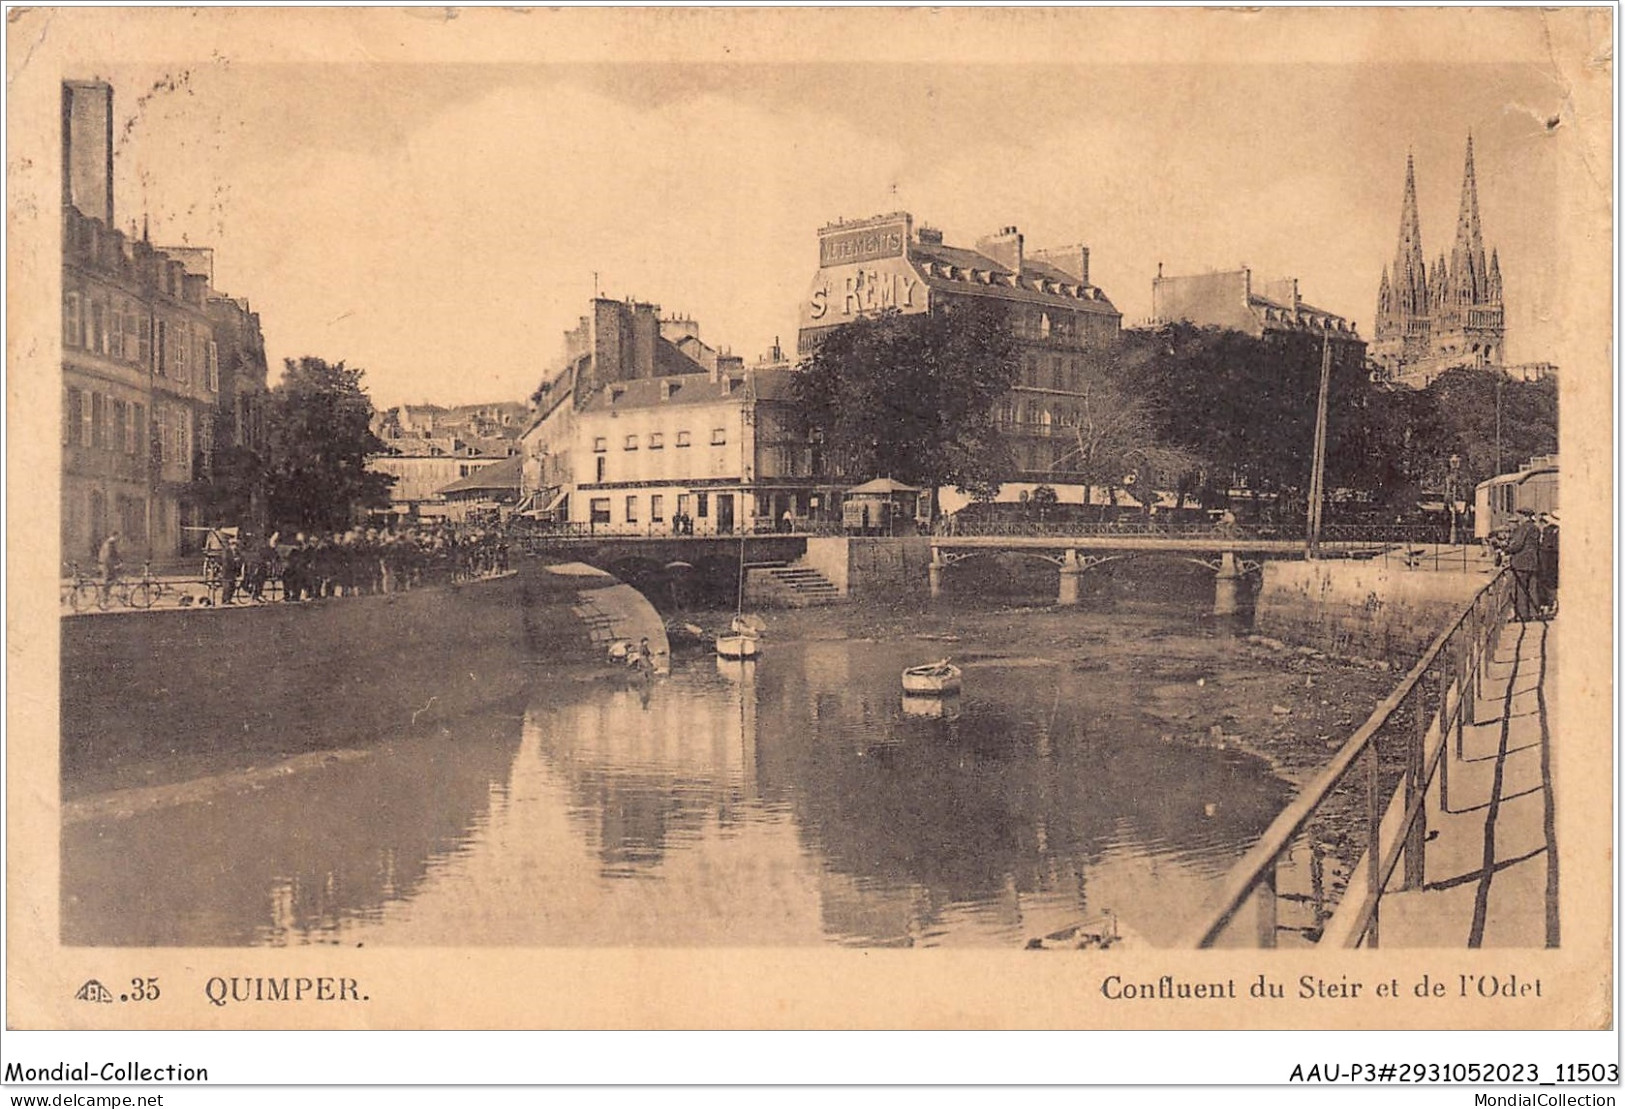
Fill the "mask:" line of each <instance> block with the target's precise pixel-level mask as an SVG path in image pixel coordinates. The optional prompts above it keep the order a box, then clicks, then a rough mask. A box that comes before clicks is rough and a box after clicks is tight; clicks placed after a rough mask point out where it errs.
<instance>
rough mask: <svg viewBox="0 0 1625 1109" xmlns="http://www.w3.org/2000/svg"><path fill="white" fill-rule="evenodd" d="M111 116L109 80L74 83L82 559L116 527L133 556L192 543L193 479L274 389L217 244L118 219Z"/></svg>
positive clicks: (251, 429)
mask: <svg viewBox="0 0 1625 1109" xmlns="http://www.w3.org/2000/svg"><path fill="white" fill-rule="evenodd" d="M112 120H113V89H112V87H111V86H110V85H107V84H105V83H103V82H98V81H64V82H63V84H62V382H63V399H62V531H61V540H62V557H63V559H64V560H65V561H73V562H84V561H86V560H89V559H92V558H94V557H95V554H96V550H97V548H98V547H99V546H100V544H101V541H102V539H103V538H105V537H106V535H107V534H108V533H109V532H111V531H113V530H115V529H116V530H118V531H120V532H122V533H123V535H124V536H125V549H126V552H127V556H128V555H129V554H131V553H133V554H136V555H141V554H146V553H150V554H152V555H153V556H155V557H165V556H169V555H173V554H176V553H178V552H180V551H181V550H182V549H183V548H185V547H186V546H188V545H189V540H190V539H191V537H190V536H189V533H188V532H187V531H186V530H185V529H186V527H187V526H188V525H191V524H194V523H196V522H197V521H198V519H199V509H198V505H197V503H196V498H195V496H194V495H193V493H194V488H195V487H194V485H193V483H194V482H195V481H197V480H200V479H206V478H207V477H208V476H209V474H210V470H211V466H212V459H213V455H214V451H215V447H216V445H217V444H218V443H222V442H247V441H249V440H250V437H251V436H252V435H253V434H255V429H256V428H257V424H258V416H257V414H256V413H257V408H258V403H259V402H258V400H257V399H256V398H258V397H259V396H260V395H262V394H263V393H264V391H265V375H266V366H265V344H264V340H263V338H262V337H261V335H260V327H259V317H258V316H257V315H255V314H254V313H253V312H251V311H250V310H249V308H248V306H247V303H246V302H241V301H233V300H230V299H229V298H225V297H222V296H220V295H218V294H216V293H215V291H214V290H213V288H212V267H213V260H212V255H210V254H209V252H208V251H206V250H199V249H196V248H187V249H184V250H164V249H161V248H157V247H154V246H152V244H150V243H149V242H148V241H147V240H146V237H145V236H144V235H143V236H142V237H140V238H137V237H136V236H134V235H133V234H130V235H126V234H125V233H123V232H121V231H120V230H119V229H118V227H117V225H116V223H115V219H114V217H115V211H114V207H113V135H112ZM222 339H223V340H224V345H225V347H226V349H227V351H228V355H227V359H226V362H225V364H224V365H225V373H224V374H223V373H222V365H223V364H222V357H221V349H222V342H221V340H222ZM239 413H241V419H239Z"/></svg>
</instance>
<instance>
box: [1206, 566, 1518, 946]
mask: <svg viewBox="0 0 1625 1109" xmlns="http://www.w3.org/2000/svg"><path fill="white" fill-rule="evenodd" d="M1511 603H1512V575H1511V574H1510V573H1509V572H1507V571H1504V570H1503V571H1502V572H1500V573H1498V574H1497V575H1496V576H1495V577H1494V579H1492V580H1491V581H1490V582H1489V584H1487V585H1485V586H1484V588H1483V589H1481V590H1479V591H1478V593H1477V594H1475V595H1474V597H1473V600H1472V603H1471V604H1469V605H1468V606H1467V607H1466V609H1464V610H1463V611H1462V613H1461V614H1460V615H1459V616H1458V617H1457V618H1456V619H1455V621H1454V622H1453V623H1452V624H1451V625H1450V627H1448V628H1446V629H1445V630H1444V631H1443V632H1442V633H1440V635H1439V636H1438V638H1436V639H1435V640H1434V641H1433V643H1432V644H1431V645H1430V646H1429V647H1428V649H1427V651H1426V652H1425V653H1424V654H1423V655H1422V657H1421V659H1420V660H1418V662H1417V663H1416V665H1415V666H1413V667H1412V668H1411V670H1410V672H1409V673H1407V674H1406V675H1405V677H1404V679H1403V680H1401V681H1400V683H1399V685H1398V686H1396V687H1395V689H1394V691H1393V692H1392V693H1390V694H1389V695H1388V696H1387V697H1386V698H1384V700H1383V701H1382V703H1381V704H1379V705H1378V706H1377V707H1376V709H1375V711H1373V712H1372V714H1371V716H1370V717H1369V718H1368V719H1367V720H1366V722H1365V723H1364V724H1362V725H1361V726H1360V728H1359V729H1358V730H1356V731H1355V733H1354V734H1353V735H1352V736H1350V737H1349V739H1348V741H1347V742H1345V743H1344V744H1343V746H1342V747H1341V748H1340V749H1339V750H1338V752H1337V754H1336V756H1334V757H1333V759H1332V761H1331V762H1330V763H1329V764H1328V765H1327V766H1326V769H1325V770H1323V771H1322V772H1321V773H1320V775H1319V776H1318V777H1316V778H1315V779H1314V781H1312V782H1310V783H1309V784H1308V785H1307V786H1305V787H1304V789H1303V791H1302V792H1301V793H1300V794H1299V795H1298V797H1297V798H1296V799H1295V800H1294V801H1293V802H1292V804H1290V805H1288V806H1287V807H1286V808H1285V809H1284V810H1282V812H1281V814H1280V815H1279V816H1277V817H1276V818H1275V820H1274V822H1273V823H1271V825H1270V826H1269V828H1268V829H1266V830H1265V832H1264V834H1263V835H1262V836H1261V837H1260V838H1259V840H1258V842H1257V843H1256V844H1254V845H1253V847H1252V848H1251V849H1250V850H1249V851H1248V852H1247V854H1245V855H1244V856H1242V858H1241V859H1240V860H1238V861H1237V863H1236V865H1235V866H1234V867H1233V868H1232V869H1231V872H1230V876H1229V878H1228V879H1227V880H1226V882H1225V884H1224V887H1223V889H1222V891H1221V892H1220V894H1219V896H1218V897H1217V898H1215V900H1214V905H1213V908H1212V909H1211V911H1210V912H1209V913H1208V915H1207V916H1206V917H1204V919H1203V924H1202V926H1201V928H1200V930H1199V931H1198V932H1197V933H1196V934H1195V936H1194V937H1193V938H1192V941H1191V944H1190V946H1194V947H1212V946H1213V945H1214V943H1215V942H1216V941H1217V940H1218V939H1219V937H1220V936H1222V935H1223V934H1224V933H1225V932H1226V930H1227V929H1229V927H1230V926H1231V925H1232V924H1233V923H1234V922H1235V920H1236V918H1237V916H1238V914H1239V913H1240V912H1241V910H1242V906H1243V905H1244V904H1245V903H1246V901H1247V899H1248V898H1249V897H1252V898H1253V899H1254V900H1255V901H1256V911H1257V918H1256V926H1257V936H1256V939H1257V946H1259V947H1274V946H1276V936H1277V932H1278V930H1279V929H1278V923H1277V909H1278V901H1279V900H1280V899H1281V898H1283V897H1290V898H1293V899H1298V898H1299V897H1300V896H1301V895H1295V894H1285V893H1282V892H1280V891H1279V890H1278V889H1277V885H1276V878H1277V874H1276V871H1277V867H1278V865H1279V863H1280V861H1281V858H1282V856H1283V855H1285V854H1287V852H1288V851H1290V850H1291V849H1292V848H1293V846H1294V845H1295V844H1296V843H1297V841H1298V839H1299V837H1300V835H1301V834H1302V833H1303V832H1304V830H1305V828H1306V827H1308V825H1309V823H1310V821H1311V819H1312V818H1314V817H1315V816H1316V814H1317V813H1319V812H1320V811H1321V810H1322V808H1323V806H1324V805H1325V804H1326V802H1327V800H1328V799H1329V798H1331V797H1332V796H1333V795H1334V793H1336V792H1340V791H1339V787H1340V786H1342V785H1343V784H1344V781H1345V779H1348V778H1356V777H1357V778H1358V779H1359V780H1360V786H1359V788H1360V789H1361V791H1362V792H1363V795H1364V800H1365V814H1364V821H1363V823H1364V832H1365V841H1366V849H1365V858H1364V862H1363V863H1362V866H1361V867H1360V868H1356V872H1355V873H1356V875H1358V874H1359V872H1360V870H1361V869H1363V871H1364V879H1365V880H1364V888H1363V889H1356V888H1355V883H1354V882H1353V881H1352V880H1351V883H1350V886H1349V888H1348V890H1347V891H1345V893H1344V896H1343V899H1342V902H1341V903H1340V904H1339V905H1338V906H1337V908H1336V910H1335V911H1334V913H1333V915H1332V916H1331V919H1330V921H1329V922H1328V923H1327V924H1326V927H1325V929H1324V931H1323V932H1322V933H1321V935H1320V937H1319V942H1321V943H1328V944H1333V945H1338V946H1344V947H1360V946H1366V947H1376V946H1377V945H1378V923H1379V913H1378V907H1379V904H1380V902H1381V900H1382V897H1383V894H1384V892H1385V891H1386V890H1387V887H1388V884H1389V882H1390V880H1391V879H1392V878H1393V876H1394V872H1395V871H1396V870H1397V869H1398V867H1399V864H1400V862H1401V861H1403V863H1404V876H1403V886H1402V887H1401V888H1402V889H1406V890H1410V889H1416V888H1418V887H1420V886H1421V885H1422V882H1423V874H1424V869H1425V861H1426V851H1427V814H1426V802H1427V794H1428V790H1429V788H1430V787H1431V785H1432V783H1433V780H1434V778H1435V776H1437V777H1438V779H1439V800H1440V807H1441V808H1443V809H1444V810H1446V811H1450V801H1449V798H1450V778H1449V769H1450V756H1451V749H1452V746H1453V748H1454V756H1455V757H1456V758H1457V759H1459V758H1460V757H1461V753H1462V733H1463V729H1464V728H1465V727H1466V726H1467V725H1469V724H1471V723H1473V722H1474V721H1473V720H1472V719H1471V716H1472V713H1473V711H1474V710H1473V706H1474V703H1475V701H1476V699H1477V697H1478V695H1479V694H1481V693H1482V692H1483V688H1484V671H1485V667H1486V664H1487V663H1488V661H1489V659H1490V657H1491V652H1492V650H1493V647H1494V639H1495V635H1496V632H1497V631H1498V629H1499V628H1500V626H1501V624H1502V622H1503V618H1504V616H1505V614H1506V612H1507V609H1508V608H1509V607H1510V605H1511ZM1452 737H1453V738H1452ZM1384 753H1388V754H1390V755H1394V754H1403V756H1404V769H1403V772H1402V774H1401V776H1400V781H1399V783H1398V789H1397V790H1395V791H1394V792H1393V794H1392V795H1391V796H1389V795H1387V794H1385V790H1384V787H1383V783H1382V781H1381V778H1382V775H1381V772H1380V762H1381V756H1382V755H1383V754H1384ZM1356 765H1359V766H1360V768H1361V770H1362V771H1363V773H1359V774H1357V775H1356V774H1354V773H1353V772H1354V771H1355V767H1356Z"/></svg>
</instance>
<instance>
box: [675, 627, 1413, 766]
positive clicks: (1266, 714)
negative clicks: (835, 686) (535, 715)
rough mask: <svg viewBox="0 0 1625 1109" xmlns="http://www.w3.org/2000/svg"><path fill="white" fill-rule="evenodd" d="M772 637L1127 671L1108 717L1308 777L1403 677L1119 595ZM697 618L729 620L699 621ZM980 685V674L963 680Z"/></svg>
mask: <svg viewBox="0 0 1625 1109" xmlns="http://www.w3.org/2000/svg"><path fill="white" fill-rule="evenodd" d="M762 615H763V618H764V619H765V621H766V622H767V625H768V630H767V633H766V636H767V638H766V641H765V642H766V643H767V649H768V650H771V649H772V644H773V643H774V642H776V641H784V642H799V641H808V640H813V641H816V640H824V639H835V640H840V639H852V640H869V641H887V642H892V643H895V644H896V645H897V647H898V668H899V671H901V669H902V667H903V666H905V665H913V664H915V663H917V662H924V661H929V660H931V659H934V658H944V657H946V658H951V659H953V660H954V661H955V662H957V663H959V664H961V665H962V666H964V667H966V668H967V669H968V670H970V671H973V672H974V670H976V669H977V668H979V666H980V665H982V664H988V663H992V662H995V661H998V662H1002V663H1005V664H1008V663H1009V662H1010V661H1012V660H1020V659H1032V660H1043V661H1049V662H1054V663H1057V664H1060V665H1062V666H1066V667H1070V668H1071V669H1073V670H1074V671H1077V672H1079V673H1085V672H1088V673H1107V674H1112V673H1118V674H1122V675H1124V677H1125V679H1132V681H1133V685H1134V686H1135V687H1136V688H1141V689H1144V688H1146V683H1147V682H1148V681H1149V682H1150V683H1151V685H1150V687H1149V689H1150V692H1149V694H1146V695H1142V697H1141V698H1140V699H1139V700H1137V701H1134V702H1132V703H1124V704H1103V705H1100V706H1098V710H1099V713H1100V714H1101V718H1102V719H1111V718H1112V717H1114V716H1126V715H1138V716H1141V717H1150V718H1152V719H1155V720H1157V721H1160V722H1161V725H1162V727H1163V732H1164V735H1165V737H1166V740H1167V741H1168V742H1173V743H1184V744H1193V745H1199V746H1219V747H1234V748H1237V749H1241V750H1247V751H1251V752H1253V753H1256V754H1258V755H1261V756H1263V757H1264V758H1267V759H1268V760H1270V762H1271V764H1272V765H1273V766H1274V767H1275V769H1276V771H1277V772H1278V773H1279V774H1280V775H1281V776H1282V777H1284V778H1287V779H1288V780H1289V781H1292V782H1294V783H1295V784H1298V785H1302V784H1303V783H1304V782H1305V781H1307V780H1308V779H1310V778H1312V777H1313V776H1314V775H1315V774H1316V773H1317V772H1319V770H1320V769H1321V768H1322V767H1323V766H1324V765H1325V764H1326V761H1327V759H1328V758H1329V757H1330V755H1331V753H1332V752H1334V751H1335V750H1336V749H1337V748H1338V747H1339V746H1341V744H1342V743H1343V741H1344V740H1346V739H1347V738H1348V737H1349V735H1350V734H1351V733H1352V732H1353V731H1354V729H1355V728H1357V727H1359V725H1360V724H1361V723H1363V722H1364V721H1365V719H1366V718H1367V717H1368V716H1369V715H1370V713H1371V711H1372V709H1374V708H1375V707H1376V705H1377V703H1378V702H1379V701H1380V700H1381V699H1382V698H1383V697H1384V696H1386V695H1387V694H1388V692H1389V691H1390V690H1391V689H1392V688H1393V685H1394V683H1395V682H1396V681H1397V680H1398V677H1399V676H1398V675H1397V674H1395V673H1393V672H1391V671H1389V670H1385V669H1382V668H1380V667H1377V666H1373V665H1371V664H1369V663H1353V662H1347V661H1342V660H1338V659H1335V658H1331V657H1328V656H1326V655H1324V654H1322V653H1320V652H1318V651H1310V650H1306V649H1296V648H1292V647H1288V646H1285V645H1283V644H1280V643H1277V642H1275V641H1272V640H1269V639H1266V638H1263V637H1260V636H1255V635H1252V634H1251V632H1250V631H1249V629H1247V628H1246V627H1245V625H1244V624H1242V623H1239V622H1234V621H1224V620H1215V619H1212V618H1209V617H1207V616H1205V615H1203V614H1200V613H1199V612H1197V611H1194V610H1181V611H1180V614H1179V616H1178V617H1177V619H1178V624H1176V625H1174V627H1179V628H1180V630H1179V631H1178V632H1177V633H1176V632H1175V631H1173V630H1171V627H1170V606H1168V605H1166V604H1161V603H1156V602H1133V601H1130V602H1122V603H1117V604H1114V605H1113V606H1112V609H1111V611H1110V612H1109V613H1108V614H1101V613H1091V612H1088V611H1086V610H1084V609H1082V608H1062V607H1058V606H1026V605H997V604H994V605H984V606H966V605H943V606H937V607H932V608H927V609H923V610H921V609H919V608H917V607H914V608H911V607H910V606H907V605H902V604H900V605H898V606H896V607H885V606H879V605H861V606H860V605H846V606H829V607H825V608H814V609H796V610H784V611H777V612H767V613H764V614H762ZM690 618H691V619H694V621H695V622H696V623H698V624H700V625H701V626H711V625H715V624H717V623H718V622H719V620H721V619H723V617H722V616H721V615H720V614H697V615H693V616H691V617H690ZM967 687H968V688H967V694H970V693H972V692H973V691H974V688H973V687H974V676H972V678H969V679H967Z"/></svg>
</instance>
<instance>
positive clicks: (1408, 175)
mask: <svg viewBox="0 0 1625 1109" xmlns="http://www.w3.org/2000/svg"><path fill="white" fill-rule="evenodd" d="M1393 291H1394V307H1395V309H1396V310H1397V311H1398V312H1399V313H1400V314H1401V315H1405V316H1425V315H1427V313H1428V288H1427V264H1426V263H1425V262H1424V261H1423V260H1422V220H1421V217H1420V216H1419V215H1418V214H1417V211H1416V159H1415V158H1414V157H1413V156H1412V155H1410V154H1406V155H1405V197H1404V199H1403V200H1402V201H1401V202H1400V208H1399V245H1398V247H1397V248H1396V249H1395V251H1394V283H1393Z"/></svg>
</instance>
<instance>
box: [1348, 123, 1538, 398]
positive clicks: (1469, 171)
mask: <svg viewBox="0 0 1625 1109" xmlns="http://www.w3.org/2000/svg"><path fill="white" fill-rule="evenodd" d="M1505 351H1506V313H1505V308H1504V305H1503V303H1502V287H1501V259H1500V256H1499V254H1498V253H1497V252H1496V251H1495V250H1494V249H1491V250H1490V253H1489V257H1488V258H1487V259H1486V258H1485V255H1484V237H1483V231H1482V229H1481V227H1480V225H1479V216H1478V179H1477V175H1476V173H1475V171H1474V168H1473V140H1472V137H1471V136H1468V139H1467V163H1466V167H1465V169H1464V171H1463V174H1462V182H1461V207H1460V210H1459V211H1458V213H1457V216H1456V241H1455V245H1454V246H1452V247H1451V250H1450V257H1449V259H1448V261H1447V260H1446V258H1445V256H1444V254H1442V253H1441V254H1440V255H1439V257H1438V259H1437V260H1436V261H1435V262H1434V263H1433V264H1432V267H1431V268H1429V266H1428V264H1427V262H1426V256H1425V255H1424V254H1423V250H1422V225H1421V216H1420V214H1419V212H1418V211H1417V204H1416V166H1415V162H1414V160H1413V159H1411V158H1406V160H1405V192H1404V196H1403V198H1402V199H1401V201H1400V215H1399V242H1398V245H1397V247H1396V248H1395V251H1394V262H1393V266H1392V268H1391V269H1390V268H1389V267H1386V266H1385V267H1384V268H1383V272H1382V282H1381V284H1380V285H1379V286H1378V289H1377V324H1376V338H1375V340H1374V341H1373V342H1372V344H1371V357H1372V360H1373V361H1374V362H1375V363H1376V364H1377V365H1378V367H1380V369H1381V370H1382V372H1383V374H1384V375H1385V376H1386V377H1387V378H1388V380H1390V381H1393V382H1395V383H1396V384H1401V385H1409V386H1412V387H1414V388H1425V387H1426V386H1427V384H1428V383H1429V382H1430V381H1432V380H1433V379H1434V378H1436V377H1438V376H1439V375H1440V374H1441V373H1443V372H1445V371H1446V370H1450V369H1455V368H1458V367H1468V368H1473V369H1487V368H1491V367H1500V366H1501V365H1502V364H1503V362H1504V360H1505Z"/></svg>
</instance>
